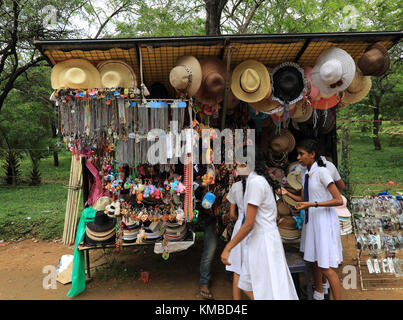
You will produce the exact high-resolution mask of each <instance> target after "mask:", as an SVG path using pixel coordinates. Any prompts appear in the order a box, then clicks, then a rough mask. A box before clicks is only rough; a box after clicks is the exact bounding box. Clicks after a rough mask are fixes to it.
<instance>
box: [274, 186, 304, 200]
mask: <svg viewBox="0 0 403 320" xmlns="http://www.w3.org/2000/svg"><path fill="white" fill-rule="evenodd" d="M277 194H282V195H285V196H289V197H290V198H292V199H294V200H295V201H304V200H305V199H304V188H302V189H301V194H300V195H299V196H298V195H295V194H293V193H291V192H288V191H287V189H285V188H283V187H281V189H277Z"/></svg>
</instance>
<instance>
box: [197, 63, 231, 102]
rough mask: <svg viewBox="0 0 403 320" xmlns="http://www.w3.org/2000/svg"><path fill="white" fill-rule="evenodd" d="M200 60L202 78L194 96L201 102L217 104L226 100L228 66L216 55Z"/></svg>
mask: <svg viewBox="0 0 403 320" xmlns="http://www.w3.org/2000/svg"><path fill="white" fill-rule="evenodd" d="M199 62H200V66H201V71H202V78H201V85H200V88H199V90H197V92H196V93H195V94H194V97H195V98H196V100H197V101H199V102H200V103H203V104H209V105H216V104H218V103H220V102H221V101H223V100H224V91H225V75H226V66H225V64H224V62H223V61H222V60H220V59H218V58H216V57H207V58H202V59H200V60H199Z"/></svg>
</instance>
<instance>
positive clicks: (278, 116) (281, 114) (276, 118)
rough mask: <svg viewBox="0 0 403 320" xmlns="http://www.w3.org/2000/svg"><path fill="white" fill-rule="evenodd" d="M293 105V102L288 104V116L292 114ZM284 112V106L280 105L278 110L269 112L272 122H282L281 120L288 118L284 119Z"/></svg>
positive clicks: (293, 110)
mask: <svg viewBox="0 0 403 320" xmlns="http://www.w3.org/2000/svg"><path fill="white" fill-rule="evenodd" d="M295 106H296V103H293V104H292V105H290V106H289V112H288V116H289V117H291V116H292V115H293V114H294V112H295ZM284 113H285V112H284V107H282V108H280V110H279V111H278V112H275V113H270V117H271V118H272V119H273V121H274V122H276V123H279V122H282V121H284V120H287V119H288V118H287V119H284Z"/></svg>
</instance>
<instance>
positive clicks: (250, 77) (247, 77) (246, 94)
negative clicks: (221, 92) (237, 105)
mask: <svg viewBox="0 0 403 320" xmlns="http://www.w3.org/2000/svg"><path fill="white" fill-rule="evenodd" d="M271 90H272V89H271V83H270V74H269V71H268V70H267V68H266V66H265V65H264V64H263V63H261V62H259V61H256V60H252V59H249V60H245V61H243V62H241V63H240V64H238V65H237V66H236V67H235V69H234V71H233V72H232V80H231V91H232V92H233V94H234V95H235V96H236V97H237V98H238V99H239V100H242V101H245V102H248V103H255V102H258V101H261V100H263V99H264V98H268V97H269V96H270V94H271Z"/></svg>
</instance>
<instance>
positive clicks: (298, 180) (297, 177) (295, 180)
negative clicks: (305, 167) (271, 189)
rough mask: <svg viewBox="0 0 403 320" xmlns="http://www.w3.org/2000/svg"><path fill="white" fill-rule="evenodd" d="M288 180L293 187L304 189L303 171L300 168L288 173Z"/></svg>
mask: <svg viewBox="0 0 403 320" xmlns="http://www.w3.org/2000/svg"><path fill="white" fill-rule="evenodd" d="M287 182H288V184H289V185H290V186H291V187H292V188H293V189H295V190H301V189H302V177H301V171H299V170H294V171H291V172H290V173H289V174H288V175H287Z"/></svg>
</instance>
